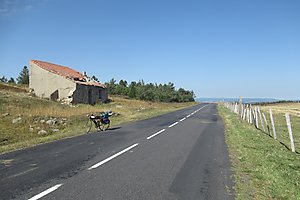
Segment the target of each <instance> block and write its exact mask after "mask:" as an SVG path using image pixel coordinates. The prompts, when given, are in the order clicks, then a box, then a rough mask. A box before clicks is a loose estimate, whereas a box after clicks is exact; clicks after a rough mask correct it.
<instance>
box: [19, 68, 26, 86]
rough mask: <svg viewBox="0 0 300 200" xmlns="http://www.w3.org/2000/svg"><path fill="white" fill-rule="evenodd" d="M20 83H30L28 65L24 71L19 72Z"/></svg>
mask: <svg viewBox="0 0 300 200" xmlns="http://www.w3.org/2000/svg"><path fill="white" fill-rule="evenodd" d="M17 82H18V84H24V85H28V84H29V70H28V68H27V66H24V67H23V69H22V71H21V72H20V74H19V77H18V78H17Z"/></svg>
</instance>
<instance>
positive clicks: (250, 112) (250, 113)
mask: <svg viewBox="0 0 300 200" xmlns="http://www.w3.org/2000/svg"><path fill="white" fill-rule="evenodd" d="M249 115H250V116H249V117H250V124H252V107H251V106H250V111H249Z"/></svg>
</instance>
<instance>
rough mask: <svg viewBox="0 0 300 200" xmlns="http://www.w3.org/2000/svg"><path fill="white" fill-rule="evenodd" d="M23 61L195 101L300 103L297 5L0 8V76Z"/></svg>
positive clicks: (4, 4)
mask: <svg viewBox="0 0 300 200" xmlns="http://www.w3.org/2000/svg"><path fill="white" fill-rule="evenodd" d="M30 59H37V60H42V61H48V62H53V63H56V64H61V65H65V66H69V67H72V68H74V69H76V70H78V71H84V70H85V71H87V73H88V74H89V75H95V76H97V77H98V78H99V79H100V81H101V82H106V81H108V80H110V79H111V78H115V79H117V80H120V79H126V80H127V81H129V82H130V81H138V80H141V79H143V80H144V81H145V82H157V83H167V82H173V83H175V85H176V87H177V88H179V87H183V88H185V89H189V90H193V91H194V92H195V93H196V95H197V97H239V96H244V97H273V98H280V99H300V94H299V91H300V77H299V76H300V1H298V0H280V1H279V0H235V1H231V0H226V1H224V0H219V1H217V0H207V1H202V0H98V1H96V0H94V1H92V0H84V1H74V0H0V76H2V75H5V76H6V77H11V76H12V77H17V76H18V73H19V72H20V71H21V69H22V67H23V66H24V65H28V62H29V60H30Z"/></svg>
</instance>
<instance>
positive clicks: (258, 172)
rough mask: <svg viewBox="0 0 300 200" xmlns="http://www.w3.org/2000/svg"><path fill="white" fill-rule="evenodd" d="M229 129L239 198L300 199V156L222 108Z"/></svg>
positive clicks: (229, 140)
mask: <svg viewBox="0 0 300 200" xmlns="http://www.w3.org/2000/svg"><path fill="white" fill-rule="evenodd" d="M219 113H220V114H221V116H222V117H223V119H224V122H225V127H226V131H225V132H226V142H227V144H228V148H229V153H230V158H231V161H232V166H233V171H234V174H235V181H236V184H235V190H236V199H241V200H245V199H259V200H265V199H268V200H269V199H300V190H299V187H300V178H299V177H300V155H299V154H297V153H292V152H291V151H290V150H288V149H287V148H286V147H285V146H283V145H281V144H280V143H279V142H278V141H276V140H274V139H273V138H271V137H270V136H269V135H268V134H265V133H263V132H262V131H260V130H257V129H256V128H254V126H252V125H249V124H247V123H246V122H241V121H239V120H238V118H237V116H236V115H235V114H233V113H232V112H230V111H229V110H228V109H226V108H225V107H223V106H222V105H219Z"/></svg>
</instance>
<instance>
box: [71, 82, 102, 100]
mask: <svg viewBox="0 0 300 200" xmlns="http://www.w3.org/2000/svg"><path fill="white" fill-rule="evenodd" d="M107 98H108V96H107V91H106V89H104V88H101V87H96V86H90V85H83V84H78V83H77V86H76V91H75V92H74V94H73V101H72V103H88V104H92V105H93V104H95V103H97V102H105V101H106V100H107Z"/></svg>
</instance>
